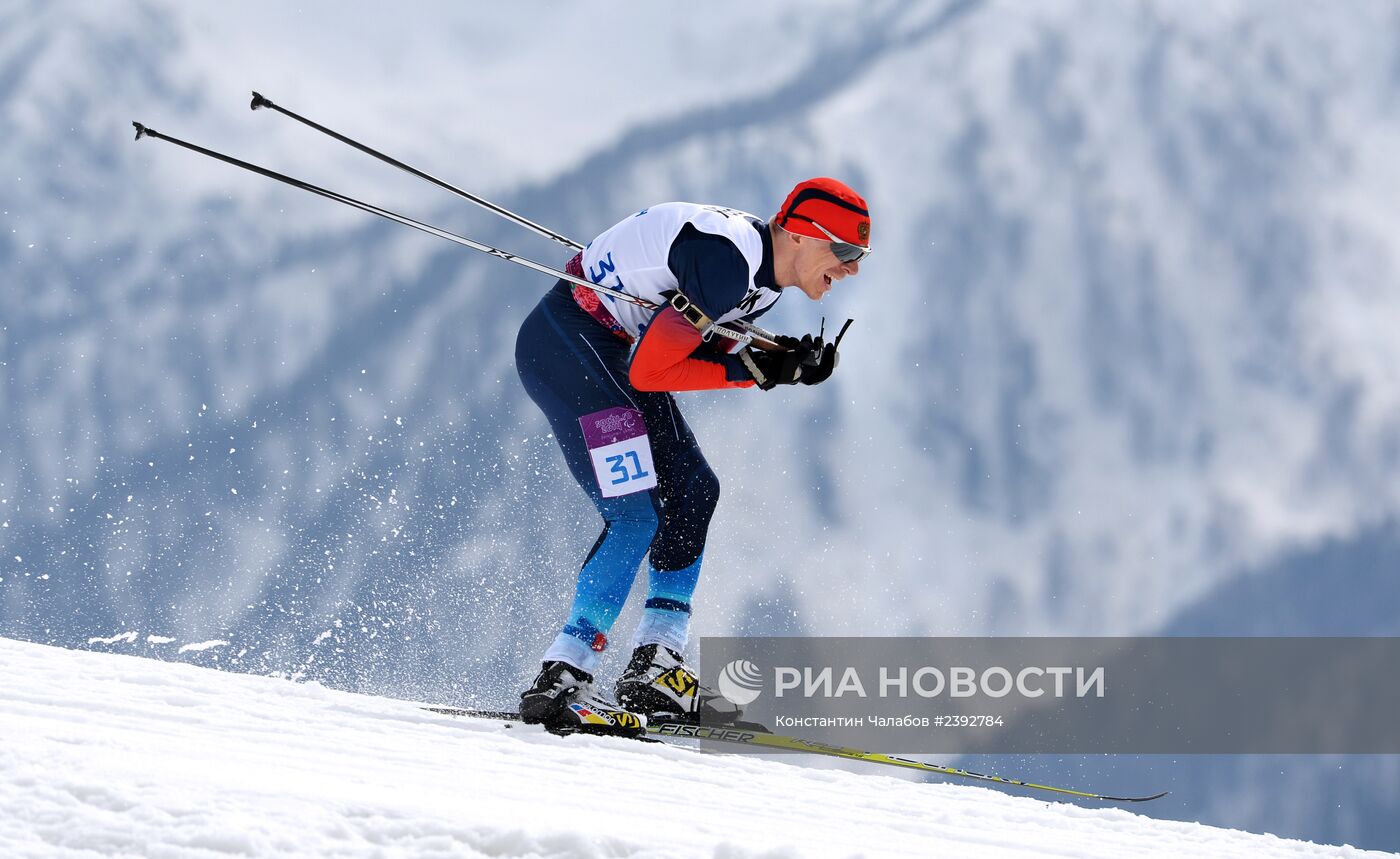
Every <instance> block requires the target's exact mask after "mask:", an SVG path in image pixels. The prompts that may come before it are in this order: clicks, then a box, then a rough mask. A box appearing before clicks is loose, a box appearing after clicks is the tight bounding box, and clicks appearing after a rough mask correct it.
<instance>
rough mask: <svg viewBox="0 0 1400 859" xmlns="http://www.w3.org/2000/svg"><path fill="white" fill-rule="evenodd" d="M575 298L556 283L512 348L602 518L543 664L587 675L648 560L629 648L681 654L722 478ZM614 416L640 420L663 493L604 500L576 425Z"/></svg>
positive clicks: (666, 399)
mask: <svg viewBox="0 0 1400 859" xmlns="http://www.w3.org/2000/svg"><path fill="white" fill-rule="evenodd" d="M570 289H571V287H570V285H569V284H568V283H566V282H565V281H562V280H561V281H559V282H558V283H557V284H556V285H555V286H554V288H553V289H551V290H550V291H549V292H548V293H546V294H545V296H544V297H543V298H542V299H541V300H540V302H539V304H537V305H536V306H535V309H534V310H533V311H531V313H530V315H529V316H527V317H526V319H525V321H524V323H523V324H522V325H521V326H520V333H519V335H518V336H517V338H516V342H515V366H516V370H517V371H518V372H519V374H520V380H521V382H523V383H524V385H525V391H526V393H528V394H529V395H530V398H531V399H532V400H534V401H535V404H536V405H538V406H539V407H540V410H541V411H543V412H544V414H545V417H546V418H548V420H549V424H550V426H551V427H552V428H553V430H554V437H555V439H557V440H558V442H559V448H560V450H562V451H563V453H564V461H565V462H566V463H567V464H568V466H569V471H570V472H571V473H572V474H573V476H574V480H576V481H577V482H578V484H579V485H580V486H581V487H583V490H584V492H586V493H587V494H588V497H589V499H590V500H592V502H593V504H594V506H595V507H597V509H598V512H599V513H600V514H601V515H602V517H603V532H602V534H600V535H599V537H598V540H597V542H596V543H594V545H593V549H592V550H591V551H590V552H589V553H588V557H587V558H586V559H585V561H584V563H583V568H582V569H581V570H580V572H579V579H578V587H577V590H576V592H575V597H574V602H573V606H572V607H571V609H570V612H569V617H568V620H567V621H566V623H565V624H564V627H563V630H562V631H561V632H560V633H559V635H558V636H557V637H556V639H555V641H554V643H553V644H552V645H551V646H550V648H549V650H548V652H547V653H546V654H545V659H546V660H551V659H562V660H563V661H565V662H568V663H570V664H572V665H575V666H576V667H578V668H581V669H583V670H585V671H588V672H590V673H591V672H592V671H593V669H594V667H595V666H596V665H597V662H598V659H599V653H601V651H602V649H603V648H604V647H605V646H606V636H607V633H608V632H609V631H610V629H611V628H612V625H613V623H614V622H615V621H616V620H617V616H618V614H619V613H620V612H621V611H622V606H623V603H624V602H625V601H626V599H627V594H628V592H629V591H630V590H631V587H632V581H633V579H634V578H635V576H636V572H637V568H638V566H639V565H640V563H641V561H642V558H643V557H644V556H645V555H646V554H647V552H648V551H650V553H651V562H650V566H649V581H648V592H647V602H646V607H645V610H644V612H643V619H642V624H641V627H640V628H639V630H638V632H637V635H636V636H634V639H633V643H634V645H640V644H650V643H660V644H664V645H665V646H667V647H671V648H672V649H674V650H677V651H680V650H683V649H684V647H685V643H686V637H687V635H688V630H689V619H690V613H691V605H690V604H691V598H692V596H693V594H694V591H695V584H696V581H697V580H698V578H699V574H700V562H701V558H702V556H703V554H704V548H705V536H706V533H707V532H708V530H709V526H710V517H711V516H712V515H713V513H714V509H715V504H716V502H718V500H719V480H718V479H717V478H716V477H715V474H714V471H712V470H711V469H710V466H709V463H707V462H706V461H705V457H704V455H703V454H702V453H701V452H700V447H699V445H698V444H697V443H696V441H695V436H694V434H693V433H692V432H691V431H690V427H689V426H687V425H686V422H685V419H684V418H683V417H681V413H680V410H679V409H678V408H677V407H676V402H675V399H674V397H672V395H671V394H669V393H664V392H653V391H638V390H636V389H635V388H633V387H632V386H631V384H629V383H628V381H627V364H628V354H629V351H630V349H631V346H630V344H629V343H628V342H627V341H625V340H623V339H622V338H620V337H618V336H617V335H616V334H614V333H612V332H611V331H609V330H607V329H606V328H604V327H603V325H602V324H601V323H599V322H598V321H597V320H595V319H593V318H592V317H591V316H589V315H588V314H587V313H586V312H584V311H583V309H582V308H580V307H579V306H578V305H577V304H576V303H575V302H574V299H573V296H572V295H571V292H570ZM616 407H626V408H631V409H636V410H638V411H640V412H641V413H642V418H643V420H644V422H645V423H646V429H647V435H648V438H649V441H650V444H651V453H652V460H653V465H654V467H655V471H656V479H657V486H656V488H654V489H649V490H644V491H641V492H636V493H633V494H630V495H623V496H620V497H616V498H605V497H603V494H602V491H601V490H600V487H599V477H598V475H597V474H596V473H595V471H594V468H593V462H592V459H591V457H590V455H589V450H588V446H587V444H586V442H585V440H584V435H583V430H582V428H581V426H580V423H579V419H580V418H581V417H584V416H586V415H591V414H593V413H595V412H601V411H604V410H606V409H610V408H616Z"/></svg>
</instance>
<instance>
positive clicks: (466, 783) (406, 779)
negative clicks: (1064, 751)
mask: <svg viewBox="0 0 1400 859" xmlns="http://www.w3.org/2000/svg"><path fill="white" fill-rule="evenodd" d="M0 678H2V679H3V682H0V856H5V857H58V856H62V857H69V856H149V857H213V856H375V857H385V856H453V857H479V856H490V857H505V856H511V857H527V856H528V857H643V856H649V857H668V859H671V857H687V856H721V857H730V859H738V857H750V856H764V857H798V856H932V855H952V856H969V857H975V856H1074V857H1088V856H1103V857H1122V856H1139V857H1140V856H1173V857H1179V856H1212V857H1233V856H1249V857H1262V856H1277V857H1284V856H1287V857H1294V856H1379V855H1382V854H1379V853H1373V852H1370V851H1363V850H1357V849H1354V848H1350V847H1327V846H1320V845H1316V844H1311V843H1305V842H1300V841H1287V840H1283V839H1279V838H1276V837H1273V836H1269V835H1254V834H1249V833H1244V832H1237V831H1232V830H1226V829H1217V828H1213V827H1208V826H1202V825H1200V824H1195V823H1182V822H1174V821H1161V820H1153V819H1150V818H1147V817H1142V816H1139V815H1136V814H1133V813H1131V812H1129V811H1125V810H1121V809H1117V808H1097V807H1095V808H1089V807H1083V806H1076V805H1071V804H1064V803H1054V802H1046V801H1044V800H1041V799H1035V798H1027V797H1023V796H1013V795H1009V794H1006V793H1002V792H998V791H995V790H988V789H984V788H980V787H969V786H963V785H952V784H932V783H919V782H914V781H910V780H906V779H901V778H895V777H888V776H885V775H882V774H878V773H874V772H871V773H853V772H844V771H836V770H822V769H812V768H807V767H802V766H796V765H793V764H792V763H788V762H786V761H781V762H779V761H772V760H762V759H756V758H749V757H740V756H735V755H712V754H701V753H698V752H696V751H693V750H690V749H686V748H676V747H671V746H665V745H660V744H645V745H644V744H641V743H636V742H632V741H628V740H619V739H607V738H593V737H572V738H567V739H564V738H558V737H553V736H550V735H548V734H545V733H543V732H540V731H538V730H535V729H530V728H522V727H519V726H516V727H513V728H505V727H503V726H502V725H501V724H500V723H494V722H486V721H475V720H469V719H454V718H451V717H447V716H439V715H436V714H433V713H429V712H426V711H424V710H422V709H421V708H420V706H419V705H418V704H415V703H413V702H409V701H399V700H393V699H388V698H377V697H371V696H366V695H357V694H352V693H348V692H340V691H335V690H331V689H328V688H325V687H322V686H319V685H316V684H300V683H293V682H291V681H288V680H279V679H274V678H268V677H257V676H251V675H242V674H233V673H227V672H221V671H216V670H212V669H207V668H199V667H195V666H191V665H186V664H179V663H166V662H160V661H157V660H151V659H142V658H137V657H131V656H121V655H114V654H100V653H93V652H85V651H71V650H62V649H58V648H53V647H48V646H44V645H38V644H30V643H25V642H18V641H13V640H8V639H0Z"/></svg>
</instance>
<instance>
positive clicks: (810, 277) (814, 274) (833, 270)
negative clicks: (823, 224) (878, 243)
mask: <svg viewBox="0 0 1400 859" xmlns="http://www.w3.org/2000/svg"><path fill="white" fill-rule="evenodd" d="M797 238H798V239H799V241H798V245H797V256H796V258H795V259H794V263H793V266H794V268H795V270H796V272H797V288H798V289H800V290H802V293H803V294H804V295H806V296H807V297H808V298H810V299H812V300H813V301H821V299H822V296H823V295H826V294H827V293H828V292H830V291H831V287H832V285H833V284H835V283H836V281H838V280H841V279H843V278H846V277H850V276H851V275H853V274H859V273H860V263H859V262H841V261H840V260H838V259H837V258H836V255H835V254H833V253H832V252H831V243H830V242H828V241H825V240H822V239H812V238H808V237H806V236H797Z"/></svg>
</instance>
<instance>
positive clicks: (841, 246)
mask: <svg viewBox="0 0 1400 859" xmlns="http://www.w3.org/2000/svg"><path fill="white" fill-rule="evenodd" d="M809 223H811V225H812V226H814V227H816V228H817V229H819V230H821V231H822V232H823V233H825V234H826V237H827V238H828V239H831V252H832V254H834V255H835V256H836V260H837V262H860V261H861V260H863V259H865V258H866V257H868V256H870V248H868V247H862V246H860V245H853V244H851V243H850V242H843V241H841V240H840V239H838V238H836V236H835V235H833V234H832V232H831V230H828V229H827V228H826V227H823V226H822V225H821V224H819V223H817V222H816V221H810V220H809Z"/></svg>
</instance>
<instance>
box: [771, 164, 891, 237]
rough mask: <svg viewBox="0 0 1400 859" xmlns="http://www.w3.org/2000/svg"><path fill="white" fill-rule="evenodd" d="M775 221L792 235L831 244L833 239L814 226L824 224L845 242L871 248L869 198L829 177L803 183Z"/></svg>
mask: <svg viewBox="0 0 1400 859" xmlns="http://www.w3.org/2000/svg"><path fill="white" fill-rule="evenodd" d="M773 220H774V222H775V223H776V224H777V225H778V226H780V227H782V228H783V229H785V230H787V231H788V232H790V233H797V234H798V235H799V236H810V237H811V238H814V239H825V240H826V241H830V240H831V237H830V236H827V235H826V234H824V233H823V232H822V231H821V230H819V229H817V228H816V226H814V224H821V225H822V226H823V227H825V228H827V229H828V230H830V231H831V233H832V234H833V235H835V236H836V237H837V238H838V239H840V240H841V241H843V242H847V243H849V244H853V245H859V246H861V247H863V248H868V247H870V212H869V211H868V210H867V209H866V207H865V198H863V197H861V195H859V194H857V193H856V192H855V191H852V190H851V187H850V186H849V185H847V184H846V183H844V182H838V181H836V180H835V179H829V178H827V177H825V176H822V177H820V178H817V179H808V180H807V181H806V182H799V183H798V184H797V187H795V188H793V189H792V193H791V194H788V197H787V199H786V200H785V201H783V207H782V208H781V209H779V210H778V214H777V215H775V216H774V218H773Z"/></svg>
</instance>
